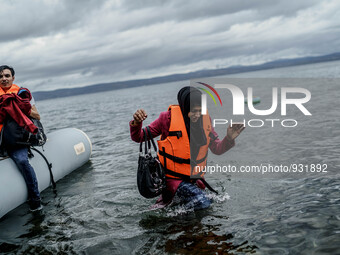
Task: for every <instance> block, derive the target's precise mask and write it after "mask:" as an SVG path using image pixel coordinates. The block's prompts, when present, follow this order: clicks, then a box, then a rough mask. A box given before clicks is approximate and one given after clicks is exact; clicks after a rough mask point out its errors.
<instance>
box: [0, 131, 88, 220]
mask: <svg viewBox="0 0 340 255" xmlns="http://www.w3.org/2000/svg"><path fill="white" fill-rule="evenodd" d="M35 149H37V150H39V151H40V152H41V153H42V154H43V155H44V156H45V157H46V159H47V160H48V161H49V163H51V164H52V173H53V176H54V181H58V180H60V179H61V178H63V177H64V176H65V175H67V174H69V173H71V172H72V171H73V170H75V169H77V168H79V167H81V166H82V165H84V164H85V163H86V162H87V161H88V160H89V158H90V156H91V152H92V144H91V141H90V139H89V138H88V136H87V135H86V134H85V133H84V132H83V131H81V130H79V129H75V128H66V129H60V130H58V131H54V132H52V133H50V134H48V135H47V142H46V144H45V145H44V146H43V149H42V148H41V147H35ZM32 152H33V154H34V157H33V158H31V159H30V163H31V165H32V166H33V168H34V170H35V173H36V176H37V179H38V185H39V190H40V191H43V190H44V189H46V188H47V187H49V186H50V184H51V177H50V172H49V168H48V165H47V163H46V161H45V159H44V158H43V157H42V156H41V155H40V154H39V153H38V152H36V151H34V150H32ZM26 200H27V188H26V184H25V181H24V178H23V177H22V175H21V173H20V171H19V170H18V169H17V167H16V165H15V164H14V162H13V161H12V160H11V159H10V158H5V159H1V160H0V218H1V217H2V216H4V215H5V214H6V213H8V212H9V211H11V210H13V209H14V208H16V207H17V206H19V205H21V204H22V203H24V202H26Z"/></svg>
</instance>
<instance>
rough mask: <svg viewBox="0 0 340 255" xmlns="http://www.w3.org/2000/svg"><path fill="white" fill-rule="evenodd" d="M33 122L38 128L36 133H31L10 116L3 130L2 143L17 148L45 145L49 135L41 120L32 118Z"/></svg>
mask: <svg viewBox="0 0 340 255" xmlns="http://www.w3.org/2000/svg"><path fill="white" fill-rule="evenodd" d="M30 120H31V121H32V122H33V124H34V125H35V126H36V127H37V128H38V132H37V133H36V134H33V133H30V132H29V131H27V130H26V129H24V128H23V127H20V126H19V125H18V123H17V122H16V121H15V120H13V118H11V117H10V116H8V117H7V118H6V120H5V122H4V126H3V128H2V131H1V144H2V145H4V146H5V147H7V148H17V147H21V146H43V145H44V144H45V143H46V140H47V137H46V135H45V132H44V128H43V126H42V124H41V122H40V121H39V120H37V119H34V118H30Z"/></svg>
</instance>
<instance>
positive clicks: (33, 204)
mask: <svg viewBox="0 0 340 255" xmlns="http://www.w3.org/2000/svg"><path fill="white" fill-rule="evenodd" d="M29 205H30V211H31V212H35V211H40V210H41V209H43V206H42V205H41V202H40V200H38V201H32V200H31V201H29Z"/></svg>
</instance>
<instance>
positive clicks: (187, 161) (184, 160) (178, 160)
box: [159, 147, 190, 164]
mask: <svg viewBox="0 0 340 255" xmlns="http://www.w3.org/2000/svg"><path fill="white" fill-rule="evenodd" d="M159 155H161V156H163V157H164V158H168V159H170V160H172V161H173V162H176V163H179V164H190V158H188V159H184V158H179V157H176V156H173V155H170V154H168V153H166V152H165V149H164V147H163V150H160V151H159Z"/></svg>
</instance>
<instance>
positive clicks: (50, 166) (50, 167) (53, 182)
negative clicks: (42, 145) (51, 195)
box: [30, 147, 57, 192]
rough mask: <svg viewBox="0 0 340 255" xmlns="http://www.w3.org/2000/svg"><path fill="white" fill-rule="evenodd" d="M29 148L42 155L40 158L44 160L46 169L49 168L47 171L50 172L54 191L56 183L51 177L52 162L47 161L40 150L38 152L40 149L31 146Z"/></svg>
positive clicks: (51, 175) (51, 176)
mask: <svg viewBox="0 0 340 255" xmlns="http://www.w3.org/2000/svg"><path fill="white" fill-rule="evenodd" d="M30 149H31V150H34V151H36V152H38V153H39V154H40V156H42V158H43V159H44V160H45V162H46V164H47V167H48V170H49V172H50V178H51V183H52V188H53V191H54V192H55V191H56V187H57V185H56V183H55V181H54V177H53V173H52V163H50V162H49V161H48V159H47V158H46V157H45V155H44V154H42V152H40V151H39V150H37V149H36V148H33V147H31V148H30ZM31 153H32V152H31ZM32 155H33V153H32ZM33 156H34V155H33Z"/></svg>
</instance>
